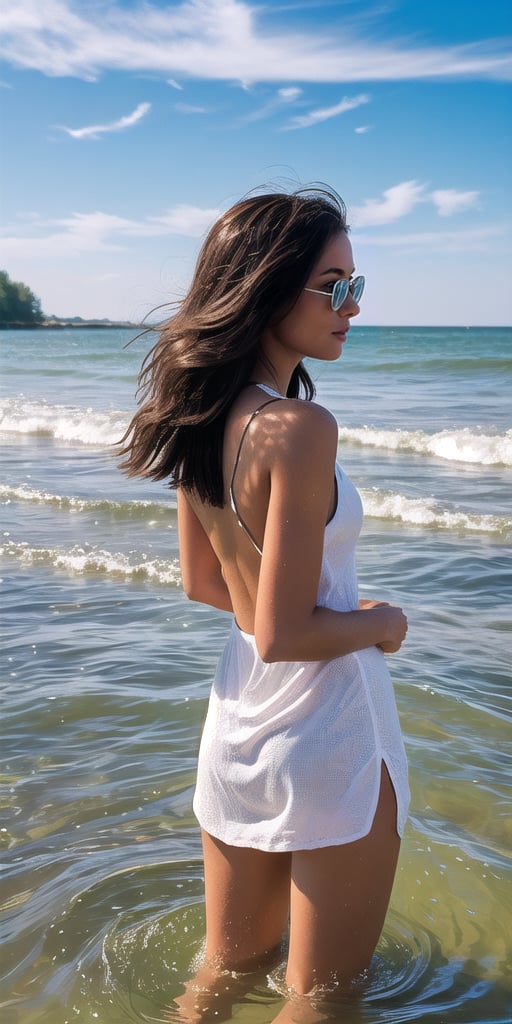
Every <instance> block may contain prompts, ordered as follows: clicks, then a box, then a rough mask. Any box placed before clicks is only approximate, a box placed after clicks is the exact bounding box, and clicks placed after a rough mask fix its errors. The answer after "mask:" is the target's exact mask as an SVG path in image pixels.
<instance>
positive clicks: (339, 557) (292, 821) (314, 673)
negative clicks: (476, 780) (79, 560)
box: [194, 466, 409, 851]
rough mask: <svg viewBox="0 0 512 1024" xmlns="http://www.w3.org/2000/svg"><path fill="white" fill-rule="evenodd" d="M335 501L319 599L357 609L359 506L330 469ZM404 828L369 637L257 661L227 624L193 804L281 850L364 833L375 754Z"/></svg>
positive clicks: (386, 696)
mask: <svg viewBox="0 0 512 1024" xmlns="http://www.w3.org/2000/svg"><path fill="white" fill-rule="evenodd" d="M336 478H337V485H338V502H337V508H336V512H335V514H334V516H333V518H332V519H331V521H330V522H329V523H328V524H327V526H326V530H325V540H324V552H323V561H322V570H321V577H320V585H319V590H318V604H319V605H323V606H325V607H329V608H333V609H336V610H338V611H349V610H353V609H356V608H357V607H358V593H357V575H356V568H355V557H354V556H355V544H356V541H357V537H358V535H359V532H360V528H361V523H362V507H361V501H360V498H359V494H358V493H357V491H356V489H355V487H354V485H353V483H352V482H351V481H350V479H349V478H348V477H347V476H346V474H345V473H343V471H342V470H341V467H339V466H337V467H336ZM383 761H384V762H385V764H386V767H387V769H388V772H389V775H390V777H391V780H392V783H393V786H394V789H395V794H396V800H397V830H398V832H399V834H400V835H401V834H402V832H403V829H404V825H405V821H406V817H407V811H408V805H409V787H408V782H407V763H406V757H405V751H404V745H403V741H402V736H401V731H400V725H399V721H398V715H397V710H396V703H395V697H394V692H393V686H392V683H391V679H390V676H389V673H388V669H387V666H386V662H385V658H384V655H383V654H382V651H380V650H379V649H378V648H377V647H370V648H367V649H365V650H362V651H358V652H356V653H354V654H348V655H344V656H343V657H340V658H334V659H331V660H328V661H320V662H318V661H316V662H300V663H294V662H275V663H273V664H266V663H265V662H263V661H262V660H261V658H260V657H259V655H258V651H257V649H256V644H255V641H254V637H253V636H251V635H249V634H247V633H243V632H242V631H241V630H240V629H238V627H237V625H236V623H233V626H232V630H231V634H230V637H229V639H228V642H227V645H226V647H225V650H224V653H223V655H222V657H221V659H220V662H219V665H218V668H217V672H216V676H215V680H214V683H213V688H212V692H211V696H210V702H209V708H208V714H207V718H206V722H205V726H204V730H203V736H202V740H201V748H200V753H199V764H198V777H197V786H196V791H195V796H194V811H195V814H196V816H197V818H198V821H199V823H200V825H201V826H202V828H204V829H206V831H207V832H209V833H210V834H211V835H213V836H215V837H217V838H218V839H221V840H222V841H223V842H225V843H228V844H230V845H232V846H245V847H251V848H255V849H260V850H269V851H285V850H303V849H313V848H316V847H321V846H335V845H339V844H341V843H348V842H352V841H353V840H355V839H359V838H361V837H362V836H365V835H367V834H368V832H369V830H370V828H371V825H372V822H373V818H374V815H375V810H376V806H377V800H378V795H379V787H380V777H381V768H382V762H383Z"/></svg>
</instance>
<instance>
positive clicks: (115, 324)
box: [0, 320, 141, 331]
mask: <svg viewBox="0 0 512 1024" xmlns="http://www.w3.org/2000/svg"><path fill="white" fill-rule="evenodd" d="M48 327H51V328H52V329H53V328H58V327H62V328H68V327H78V328H82V329H83V328H84V327H87V328H92V327H94V328H103V329H106V330H109V329H112V328H117V330H119V328H126V329H127V330H135V331H136V330H139V329H140V327H141V325H140V324H132V323H130V322H129V321H128V320H42V321H41V323H38V324H22V323H3V324H0V330H2V331H39V330H41V328H48Z"/></svg>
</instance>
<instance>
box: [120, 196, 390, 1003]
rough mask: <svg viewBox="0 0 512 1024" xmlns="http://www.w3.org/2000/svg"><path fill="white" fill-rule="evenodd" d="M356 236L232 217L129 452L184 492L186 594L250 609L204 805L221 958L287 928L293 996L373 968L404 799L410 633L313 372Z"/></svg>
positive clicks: (221, 672) (283, 204)
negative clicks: (377, 560) (383, 576)
mask: <svg viewBox="0 0 512 1024" xmlns="http://www.w3.org/2000/svg"><path fill="white" fill-rule="evenodd" d="M347 232H348V228H347V224H346V218H345V211H344V207H343V204H342V202H341V200H339V198H338V197H337V196H336V194H335V193H333V192H331V191H330V190H327V189H321V190H299V191H298V192H296V193H294V194H291V195H288V194H264V195H257V196H252V197H250V198H248V199H245V200H243V201H242V202H240V203H238V204H237V205H235V206H234V207H233V208H232V209H230V210H228V211H227V213H225V214H224V215H223V216H221V217H220V219H219V220H218V222H217V223H216V224H215V225H214V227H213V228H212V230H211V231H210V233H209V235H208V237H207V239H206V241H205V243H204V245H203V248H202V251H201V253H200V255H199V259H198V263H197V268H196V272H195V276H194V279H193V282H192V285H191V288H190V290H189V292H188V295H187V296H186V298H185V300H184V301H183V303H182V305H181V307H180V309H179V311H178V312H177V313H176V315H175V316H174V317H173V318H172V319H171V320H170V321H169V322H168V324H166V325H165V326H164V327H163V329H162V330H161V333H160V338H159V341H158V343H157V344H156V346H155V347H154V349H153V350H152V352H151V353H150V356H149V357H148V360H147V362H146V365H145V367H144V368H143V373H142V378H141V379H142V385H143V388H144V400H143V403H142V406H141V408H140V409H139V411H138V412H137V414H136V415H135V417H134V419H133V421H132V424H131V426H130V428H129V431H128V433H127V435H126V438H125V440H124V444H125V447H124V454H125V461H124V463H123V467H124V469H125V470H127V471H128V472H129V473H131V474H140V475H146V476H151V477H153V478H155V479H161V478H168V479H169V481H170V484H171V485H174V486H176V488H177V493H178V528H179V544H180V561H181V568H182V579H183V587H184V590H185V593H186V594H187V595H188V597H189V598H191V599H192V600H196V601H202V602H206V603H207V604H209V605H212V606H213V607H215V608H220V609H224V610H226V611H230V612H232V613H233V616H234V618H233V624H232V630H231V635H230V638H229V639H228V642H227V645H226V648H225V651H224V653H223V656H222V658H221V661H220V664H219V666H218V670H217V673H216V677H215V681H214V684H213V688H212V693H211V698H210V704H209V710H208V716H207V720H206V723H205V728H204V733H203V738H202V742H201V750H200V755H199V767H198V780H197V788H196V793H195V798H194V809H195V812H196V815H197V817H198V820H199V823H200V825H201V828H202V839H203V848H204V864H205V886H206V918H207V935H206V962H207V963H209V964H213V965H215V967H216V968H220V969H227V970H229V971H248V970H252V969H256V968H257V967H260V966H261V965H263V964H265V963H267V962H269V961H270V960H271V958H272V957H273V956H274V955H275V954H276V950H279V948H280V946H281V943H282V938H283V934H284V932H285V929H286V927H287V924H288V922H289V948H288V959H287V968H286V982H287V985H288V986H289V989H290V990H291V991H294V992H296V993H299V994H307V993H311V992H312V991H313V990H314V989H315V988H316V987H317V986H327V987H329V986H336V987H337V989H338V990H342V991H346V990H347V989H349V987H350V984H351V982H352V981H353V979H354V978H356V977H357V976H358V975H360V973H361V972H362V971H364V969H365V968H366V967H367V966H368V964H369V962H370V959H371V957H372V954H373V952H374V949H375V946H376V944H377V941H378V938H379V935H380V932H381V929H382V926H383V922H384V917H385V913H386V909H387V906H388V902H389V897H390V893H391V887H392V883H393V878H394V874H395V868H396V862H397V857H398V852H399V845H400V835H401V833H402V831H403V827H404V823H405V818H406V815H407V806H408V798H409V792H408V786H407V769H406V762H405V755H404V748H403V743H402V739H401V734H400V728H399V724H398V718H397V713H396V706H395V701H394V695H393V691H392V686H391V682H390V678H389V675H388V672H387V668H386V666H385V659H384V653H394V652H395V651H398V650H399V648H400V646H401V644H402V642H403V640H404V638H405V634H406V631H407V620H406V618H405V616H404V614H403V612H402V611H401V609H400V608H398V607H393V606H391V605H389V604H387V603H385V602H381V601H359V600H358V596H357V580H356V573H355V567H354V547H355V543H356V539H357V536H358V533H359V530H360V526H361V518H362V514H361V504H360V499H359V496H358V494H357V492H356V490H355V488H354V486H353V484H352V483H351V482H350V480H349V479H348V477H347V476H346V475H345V474H344V472H343V470H342V469H341V467H340V466H339V465H337V463H336V454H337V446H338V426H337V423H336V421H335V420H334V418H333V416H332V415H330V413H329V412H327V411H326V410H325V409H323V408H321V407H320V406H319V405H317V404H315V403H314V402H313V401H312V398H313V395H314V389H313V385H312V383H311V380H310V377H309V375H308V373H307V371H306V369H305V368H304V366H303V362H302V361H303V359H304V358H305V357H308V358H314V359H321V360H334V359H338V358H339V357H340V355H341V353H342V350H343V346H344V345H345V342H346V341H347V338H348V332H349V329H350V324H351V320H352V317H354V316H356V315H357V314H358V312H359V306H358V300H359V299H360V297H361V295H362V291H363V287H364V278H362V277H356V278H354V277H353V273H354V266H353V256H352V250H351V246H350V242H349V238H348V233H347ZM301 395H302V396H303V397H301Z"/></svg>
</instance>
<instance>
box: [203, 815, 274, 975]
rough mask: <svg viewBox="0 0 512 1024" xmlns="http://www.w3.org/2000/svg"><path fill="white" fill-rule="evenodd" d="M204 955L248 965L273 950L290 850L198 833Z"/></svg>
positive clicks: (220, 962)
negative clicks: (244, 844)
mask: <svg viewBox="0 0 512 1024" xmlns="http://www.w3.org/2000/svg"><path fill="white" fill-rule="evenodd" d="M202 839H203V852H204V875H205V894H206V959H207V961H208V962H210V963H214V964H215V965H217V966H219V967H221V968H226V969H228V970H239V971H245V970H252V969H256V968H257V967H259V966H262V965H263V964H264V963H265V962H270V960H271V959H272V957H274V956H275V955H276V952H277V950H278V948H279V945H280V943H281V941H282V937H283V933H284V930H285V928H286V925H287V921H288V914H289V907H290V866H291V854H287V853H265V852H263V851H261V850H250V849H246V848H242V847H236V846H227V845H226V844H225V843H222V842H220V840H218V839H214V838H213V837H212V836H210V835H209V834H208V833H207V832H203V833H202Z"/></svg>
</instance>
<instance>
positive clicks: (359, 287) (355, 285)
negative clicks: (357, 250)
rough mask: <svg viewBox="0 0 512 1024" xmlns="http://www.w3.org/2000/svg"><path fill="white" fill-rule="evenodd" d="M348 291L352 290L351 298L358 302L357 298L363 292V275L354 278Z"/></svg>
mask: <svg viewBox="0 0 512 1024" xmlns="http://www.w3.org/2000/svg"><path fill="white" fill-rule="evenodd" d="M350 291H351V292H352V298H353V300H354V302H359V299H360V298H361V296H362V294H363V292H364V277H363V276H360V277H356V278H354V280H353V282H352V287H351V289H350Z"/></svg>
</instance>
